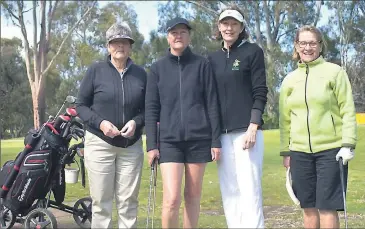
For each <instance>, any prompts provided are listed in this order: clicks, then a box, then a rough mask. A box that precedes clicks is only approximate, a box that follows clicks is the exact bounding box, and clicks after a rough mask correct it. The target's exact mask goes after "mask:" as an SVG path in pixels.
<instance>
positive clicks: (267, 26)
mask: <svg viewBox="0 0 365 229" xmlns="http://www.w3.org/2000/svg"><path fill="white" fill-rule="evenodd" d="M263 4H264V12H265V19H266V20H265V21H266V33H267V45H268V50H269V51H271V48H272V45H273V44H272V34H271V26H270V15H269V7H268V2H267V0H265V1H264V3H263Z"/></svg>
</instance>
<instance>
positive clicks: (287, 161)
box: [283, 156, 290, 168]
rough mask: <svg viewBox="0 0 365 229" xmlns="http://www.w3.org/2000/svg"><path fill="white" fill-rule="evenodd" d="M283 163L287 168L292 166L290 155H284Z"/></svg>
mask: <svg viewBox="0 0 365 229" xmlns="http://www.w3.org/2000/svg"><path fill="white" fill-rule="evenodd" d="M283 165H284V167H285V168H289V167H290V156H284V157H283Z"/></svg>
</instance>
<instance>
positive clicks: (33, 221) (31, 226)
mask: <svg viewBox="0 0 365 229" xmlns="http://www.w3.org/2000/svg"><path fill="white" fill-rule="evenodd" d="M24 228H26V229H41V228H42V229H43V228H52V229H57V220H56V217H55V216H54V215H53V214H52V212H50V211H49V210H47V209H45V208H36V209H34V210H33V211H31V212H30V213H29V214H28V215H27V217H26V218H25V221H24Z"/></svg>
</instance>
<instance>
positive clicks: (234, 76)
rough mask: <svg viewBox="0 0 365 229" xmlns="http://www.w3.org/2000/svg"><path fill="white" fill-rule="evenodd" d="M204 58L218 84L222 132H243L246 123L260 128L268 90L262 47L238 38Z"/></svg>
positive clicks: (246, 126) (245, 128)
mask: <svg viewBox="0 0 365 229" xmlns="http://www.w3.org/2000/svg"><path fill="white" fill-rule="evenodd" d="M208 59H209V61H210V62H211V64H212V67H213V71H214V75H215V77H216V81H217V85H218V94H219V102H220V108H221V117H222V120H221V126H222V131H223V132H225V133H227V132H230V131H233V130H244V131H245V130H247V128H248V126H249V124H250V123H255V124H258V125H259V126H260V127H261V126H262V125H263V120H262V114H263V113H264V109H265V105H266V102H267V93H268V89H267V86H266V73H265V60H264V53H263V51H262V49H261V48H260V47H259V46H258V45H257V44H254V43H249V42H247V41H245V40H241V39H239V40H237V41H236V42H235V43H234V44H233V45H232V46H231V47H230V50H229V51H228V50H227V49H225V48H223V47H222V49H220V50H218V51H216V52H214V53H212V54H210V55H209V57H208Z"/></svg>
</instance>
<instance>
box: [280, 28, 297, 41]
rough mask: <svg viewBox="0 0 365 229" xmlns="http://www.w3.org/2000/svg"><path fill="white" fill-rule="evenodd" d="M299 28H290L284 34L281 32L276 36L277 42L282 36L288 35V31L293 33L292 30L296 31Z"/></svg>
mask: <svg viewBox="0 0 365 229" xmlns="http://www.w3.org/2000/svg"><path fill="white" fill-rule="evenodd" d="M296 29H297V28H296V27H295V28H293V29H289V30H287V31H286V32H285V33H283V34H280V35H279V36H278V37H277V38H276V42H279V40H280V38H281V37H282V36H286V35H287V34H288V33H291V32H293V31H295V30H296Z"/></svg>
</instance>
